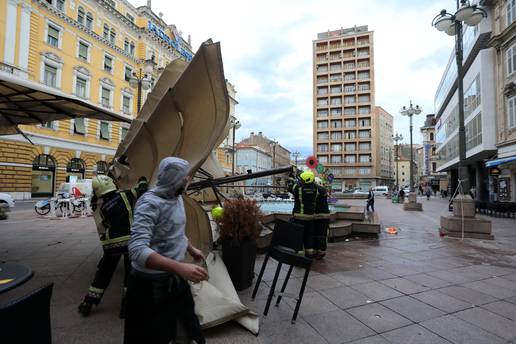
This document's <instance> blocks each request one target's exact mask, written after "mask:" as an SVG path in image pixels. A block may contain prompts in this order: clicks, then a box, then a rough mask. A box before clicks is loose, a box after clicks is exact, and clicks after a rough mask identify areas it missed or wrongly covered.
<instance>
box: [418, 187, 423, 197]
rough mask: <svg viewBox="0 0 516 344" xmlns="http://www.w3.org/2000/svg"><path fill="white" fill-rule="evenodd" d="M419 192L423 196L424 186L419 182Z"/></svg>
mask: <svg viewBox="0 0 516 344" xmlns="http://www.w3.org/2000/svg"><path fill="white" fill-rule="evenodd" d="M419 194H420V195H421V196H423V186H422V185H421V184H419Z"/></svg>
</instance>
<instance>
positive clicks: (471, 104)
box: [464, 75, 481, 118]
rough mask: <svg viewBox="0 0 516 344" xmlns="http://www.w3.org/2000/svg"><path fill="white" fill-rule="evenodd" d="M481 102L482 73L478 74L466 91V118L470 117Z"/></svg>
mask: <svg viewBox="0 0 516 344" xmlns="http://www.w3.org/2000/svg"><path fill="white" fill-rule="evenodd" d="M480 102H481V100H480V75H477V77H476V78H475V80H473V82H472V83H471V85H469V87H468V88H467V89H466V91H465V92H464V118H468V116H469V115H471V114H472V113H473V111H475V109H476V108H477V107H478V106H479V105H480Z"/></svg>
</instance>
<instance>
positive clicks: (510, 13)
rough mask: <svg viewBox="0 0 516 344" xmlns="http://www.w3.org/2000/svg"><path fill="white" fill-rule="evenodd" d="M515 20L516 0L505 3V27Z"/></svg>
mask: <svg viewBox="0 0 516 344" xmlns="http://www.w3.org/2000/svg"><path fill="white" fill-rule="evenodd" d="M515 18H516V0H509V1H507V26H509V25H511V24H512V22H513V21H514V19H515Z"/></svg>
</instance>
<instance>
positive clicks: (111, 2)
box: [106, 0, 116, 8]
mask: <svg viewBox="0 0 516 344" xmlns="http://www.w3.org/2000/svg"><path fill="white" fill-rule="evenodd" d="M106 2H107V3H108V5H109V6H111V7H113V8H116V2H114V1H113V0H106Z"/></svg>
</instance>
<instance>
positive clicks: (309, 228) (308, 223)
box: [294, 218, 316, 257]
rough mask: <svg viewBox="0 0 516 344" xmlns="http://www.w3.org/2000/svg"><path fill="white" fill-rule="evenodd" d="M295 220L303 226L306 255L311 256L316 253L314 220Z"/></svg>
mask: <svg viewBox="0 0 516 344" xmlns="http://www.w3.org/2000/svg"><path fill="white" fill-rule="evenodd" d="M294 222H295V223H297V224H300V225H302V226H303V228H304V231H303V246H304V250H305V256H308V257H311V256H313V255H315V253H316V252H315V249H314V220H301V219H299V218H294Z"/></svg>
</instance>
